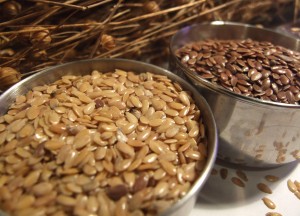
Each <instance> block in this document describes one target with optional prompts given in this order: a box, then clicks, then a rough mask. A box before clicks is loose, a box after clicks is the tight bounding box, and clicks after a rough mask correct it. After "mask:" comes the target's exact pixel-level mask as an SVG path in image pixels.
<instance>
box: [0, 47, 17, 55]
mask: <svg viewBox="0 0 300 216" xmlns="http://www.w3.org/2000/svg"><path fill="white" fill-rule="evenodd" d="M14 54H15V51H14V50H13V49H10V48H8V49H3V50H0V56H13V55H14Z"/></svg>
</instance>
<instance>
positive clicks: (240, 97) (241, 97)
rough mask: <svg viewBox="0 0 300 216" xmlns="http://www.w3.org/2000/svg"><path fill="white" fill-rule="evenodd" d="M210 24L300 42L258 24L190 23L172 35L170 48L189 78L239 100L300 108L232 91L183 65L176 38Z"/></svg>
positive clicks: (297, 105) (276, 106)
mask: <svg viewBox="0 0 300 216" xmlns="http://www.w3.org/2000/svg"><path fill="white" fill-rule="evenodd" d="M209 26H222V27H224V26H226V27H236V26H237V27H241V28H250V29H256V30H259V31H263V32H269V33H272V34H277V35H279V36H281V37H286V38H287V39H289V40H294V41H296V42H297V43H300V39H296V38H293V37H290V36H287V35H285V34H282V33H280V32H277V31H273V30H271V29H267V28H260V27H256V26H254V25H250V24H244V23H238V22H228V21H212V22H204V23H196V24H192V25H189V26H185V27H183V28H181V29H180V30H178V31H177V32H176V33H175V34H174V35H173V36H172V38H171V40H170V45H169V49H170V51H171V52H170V54H171V56H173V58H172V60H173V61H176V64H177V66H179V67H180V69H181V70H183V71H184V74H187V77H188V78H189V79H192V80H195V81H198V82H199V84H202V85H204V86H205V87H207V88H208V89H209V90H212V91H214V92H217V93H220V94H225V95H227V96H229V97H233V98H235V99H237V100H240V101H243V102H246V103H250V104H254V105H259V106H267V107H274V108H289V109H298V108H300V104H285V103H280V102H274V101H266V100H262V99H258V98H254V97H250V96H245V95H242V94H238V93H235V92H233V91H230V90H228V89H226V88H224V87H222V86H220V85H216V84H213V83H211V82H210V81H208V80H206V79H203V78H201V77H200V76H198V75H197V74H196V73H195V72H193V71H191V70H190V69H189V68H188V67H186V66H185V65H183V64H182V63H181V61H180V60H179V58H177V56H176V54H175V52H176V50H175V48H174V46H175V45H176V44H175V40H176V38H177V37H178V36H179V35H180V34H181V33H182V32H188V31H190V30H191V29H194V28H199V29H200V28H201V27H209ZM177 49H178V48H177ZM172 60H171V61H172ZM194 84H195V83H194ZM197 84H198V83H197Z"/></svg>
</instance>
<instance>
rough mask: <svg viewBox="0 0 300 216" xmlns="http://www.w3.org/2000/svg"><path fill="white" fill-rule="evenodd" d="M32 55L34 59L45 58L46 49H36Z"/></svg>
mask: <svg viewBox="0 0 300 216" xmlns="http://www.w3.org/2000/svg"><path fill="white" fill-rule="evenodd" d="M32 57H33V58H34V59H39V60H46V59H47V51H46V50H36V52H34V53H33V54H32Z"/></svg>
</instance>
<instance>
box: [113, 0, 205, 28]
mask: <svg viewBox="0 0 300 216" xmlns="http://www.w3.org/2000/svg"><path fill="white" fill-rule="evenodd" d="M205 1H206V0H201V1H197V2H192V3H188V4H185V5H182V6H178V7H173V8H170V9H166V10H162V11H158V12H155V13H149V14H146V15H143V16H140V17H135V18H132V19H129V20H126V21H121V22H111V25H123V24H127V23H129V22H136V21H140V20H143V19H149V18H152V17H155V16H159V15H162V14H166V13H170V12H174V11H178V10H181V9H183V8H187V7H192V6H195V5H198V4H201V3H203V2H205Z"/></svg>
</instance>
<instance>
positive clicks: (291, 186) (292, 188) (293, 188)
mask: <svg viewBox="0 0 300 216" xmlns="http://www.w3.org/2000/svg"><path fill="white" fill-rule="evenodd" d="M287 186H288V189H289V190H290V191H291V192H292V193H295V192H296V191H297V190H298V189H297V186H296V185H295V183H294V182H293V181H292V180H291V179H289V180H288V181H287Z"/></svg>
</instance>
